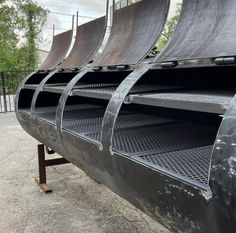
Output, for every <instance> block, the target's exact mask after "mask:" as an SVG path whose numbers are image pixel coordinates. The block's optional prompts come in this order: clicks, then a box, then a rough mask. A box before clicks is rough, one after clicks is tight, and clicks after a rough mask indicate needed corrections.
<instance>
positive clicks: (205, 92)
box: [63, 67, 236, 189]
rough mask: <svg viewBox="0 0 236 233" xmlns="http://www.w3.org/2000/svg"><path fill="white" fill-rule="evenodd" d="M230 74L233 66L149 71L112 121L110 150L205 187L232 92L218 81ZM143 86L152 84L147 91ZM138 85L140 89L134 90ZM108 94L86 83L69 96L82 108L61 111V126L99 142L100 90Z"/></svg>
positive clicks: (102, 90) (105, 101)
mask: <svg viewBox="0 0 236 233" xmlns="http://www.w3.org/2000/svg"><path fill="white" fill-rule="evenodd" d="M234 72H235V67H224V68H222V67H206V68H189V69H161V70H152V71H149V72H148V73H147V74H146V75H145V76H143V77H142V78H141V79H140V81H139V82H138V83H137V84H136V85H135V87H133V88H132V89H131V92H130V94H129V96H128V97H127V98H126V101H125V103H124V104H123V106H122V109H121V111H120V113H119V116H118V118H117V121H116V124H115V131H114V135H113V144H112V148H113V151H114V152H116V153H117V154H120V155H122V156H127V157H128V158H132V160H137V161H138V162H139V163H142V164H145V166H148V167H151V168H152V169H156V170H158V171H160V172H162V173H164V174H167V175H170V176H172V177H175V178H177V179H180V180H182V181H184V182H186V183H188V184H191V185H194V186H196V187H199V188H201V189H207V188H208V179H209V169H210V160H211V153H212V148H213V144H214V142H215V139H216V135H217V132H218V129H219V126H220V124H221V121H222V118H223V115H224V114H225V112H226V111H227V108H228V106H229V104H230V102H231V100H232V98H233V97H234V95H235V92H236V88H235V87H234V85H233V83H230V82H222V78H221V77H223V76H226V75H227V77H230V76H232V75H233V73H234ZM110 80H112V76H111V77H110ZM145 87H152V88H151V89H150V88H149V89H146V91H145ZM139 89H141V90H142V91H135V90H139ZM108 92H111V89H109V90H108V89H107V88H106V87H103V86H100V87H96V88H94V87H90V88H86V91H83V90H82V91H81V94H79V93H80V90H78V92H76V96H71V97H69V99H68V101H67V106H68V107H69V106H70V105H71V103H72V102H73V104H79V105H80V107H81V109H80V110H78V111H77V112H76V114H74V113H73V114H74V115H73V114H71V115H70V116H69V112H67V111H66V112H65V114H64V119H63V130H66V131H67V132H70V133H72V134H74V135H75V136H79V137H86V138H87V139H89V140H90V141H93V142H94V143H96V142H99V141H101V127H102V120H103V116H104V112H105V110H106V107H107V104H108V99H107V98H106V97H107V96H106V95H104V93H108ZM101 93H103V94H101ZM80 95H81V96H80ZM102 98H103V99H102ZM71 113H72V112H71ZM72 115H73V116H72Z"/></svg>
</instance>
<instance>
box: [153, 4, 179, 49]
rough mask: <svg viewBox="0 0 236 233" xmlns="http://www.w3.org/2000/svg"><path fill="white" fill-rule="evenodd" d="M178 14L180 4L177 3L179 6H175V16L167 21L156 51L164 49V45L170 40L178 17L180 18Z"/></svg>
mask: <svg viewBox="0 0 236 233" xmlns="http://www.w3.org/2000/svg"><path fill="white" fill-rule="evenodd" d="M180 13H181V4H180V3H179V4H177V9H176V12H175V15H174V16H173V17H172V18H170V19H169V20H167V23H166V25H165V28H164V31H163V33H162V35H161V39H160V41H159V43H158V47H157V49H158V50H159V51H160V50H162V49H163V48H164V47H165V45H166V44H167V43H168V41H169V40H170V38H171V36H172V34H173V32H174V31H175V28H176V24H177V22H178V20H179V17H180Z"/></svg>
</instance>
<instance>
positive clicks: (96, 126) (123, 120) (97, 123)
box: [63, 112, 170, 139]
mask: <svg viewBox="0 0 236 233" xmlns="http://www.w3.org/2000/svg"><path fill="white" fill-rule="evenodd" d="M91 114H94V113H91ZM102 120H103V115H102V116H101V117H100V118H89V119H81V120H76V121H66V122H65V123H63V128H64V129H66V130H69V131H72V132H74V133H77V134H79V133H85V134H86V133H92V132H94V133H100V131H101V128H102ZM169 121H170V120H169ZM162 122H168V120H166V119H162V118H157V117H154V116H153V117H152V116H149V117H147V115H145V114H130V113H129V112H121V115H120V116H119V118H118V120H117V123H116V128H118V129H123V128H132V127H141V126H144V125H152V124H158V123H162ZM88 137H89V135H88ZM93 139H94V138H93Z"/></svg>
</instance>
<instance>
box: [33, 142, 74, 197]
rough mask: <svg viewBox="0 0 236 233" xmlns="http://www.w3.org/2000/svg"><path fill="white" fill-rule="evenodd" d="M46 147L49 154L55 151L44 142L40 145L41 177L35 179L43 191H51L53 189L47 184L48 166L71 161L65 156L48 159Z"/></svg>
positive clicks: (39, 164) (39, 162)
mask: <svg viewBox="0 0 236 233" xmlns="http://www.w3.org/2000/svg"><path fill="white" fill-rule="evenodd" d="M45 148H46V152H47V153H48V154H54V153H55V152H54V151H53V150H50V149H49V148H48V147H45V145H43V144H39V145H38V166H39V177H36V178H35V181H36V182H37V184H38V185H39V187H40V188H41V189H42V191H43V192H44V193H51V192H52V189H50V188H49V186H48V184H47V175H46V167H51V166H56V165H62V164H67V163H70V162H69V161H67V160H66V159H64V158H58V159H49V160H46V159H45Z"/></svg>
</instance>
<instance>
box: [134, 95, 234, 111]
mask: <svg viewBox="0 0 236 233" xmlns="http://www.w3.org/2000/svg"><path fill="white" fill-rule="evenodd" d="M233 96H234V94H233V93H231V94H229V93H225V94H223V93H221V94H219V93H203V92H189V93H168V94H167V93H165V94H149V95H133V96H131V102H132V103H136V104H144V105H150V106H157V107H165V108H174V109H183V110H190V111H200V112H208V113H217V114H224V113H225V112H226V110H227V109H228V107H229V104H230V102H231V100H232V98H233Z"/></svg>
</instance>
